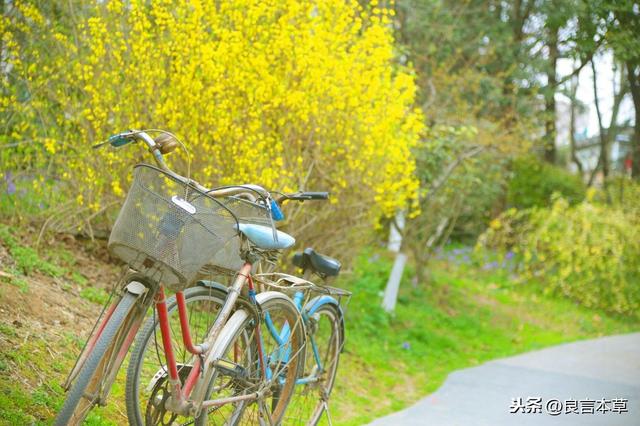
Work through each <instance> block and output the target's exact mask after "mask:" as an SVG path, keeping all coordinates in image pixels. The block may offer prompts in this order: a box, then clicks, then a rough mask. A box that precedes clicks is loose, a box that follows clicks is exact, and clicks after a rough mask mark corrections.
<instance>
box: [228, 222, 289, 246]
mask: <svg viewBox="0 0 640 426" xmlns="http://www.w3.org/2000/svg"><path fill="white" fill-rule="evenodd" d="M237 229H238V231H240V232H241V233H243V234H244V235H245V236H246V237H247V238H248V239H249V241H251V242H252V243H253V244H255V245H256V246H258V247H260V248H261V249H265V250H282V249H286V248H288V247H291V246H292V245H294V244H295V242H296V240H295V239H294V238H293V237H292V236H291V235H289V234H285V233H284V232H282V231H277V233H278V239H277V240H276V239H275V238H273V229H271V228H270V227H268V226H261V225H253V224H250V223H241V224H239V225H238V226H237Z"/></svg>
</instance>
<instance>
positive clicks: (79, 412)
mask: <svg viewBox="0 0 640 426" xmlns="http://www.w3.org/2000/svg"><path fill="white" fill-rule="evenodd" d="M137 299H138V296H136V295H133V294H131V293H129V292H126V291H125V293H124V295H123V296H122V298H121V299H120V301H119V303H118V305H117V306H116V308H115V310H114V311H113V313H112V314H111V317H110V318H109V320H108V321H107V324H106V325H105V327H104V329H103V330H102V333H101V334H100V336H99V337H98V339H97V340H96V342H95V346H94V347H93V349H92V350H91V352H90V353H89V355H88V357H87V359H86V361H85V362H84V365H83V366H82V368H81V369H80V371H79V372H78V375H77V376H76V378H75V382H74V384H73V386H72V387H71V389H70V390H69V393H68V394H67V398H66V400H65V402H64V405H63V406H62V409H61V410H60V412H59V413H58V416H57V417H56V420H55V423H54V424H55V425H56V426H65V425H77V424H80V423H82V421H83V420H84V418H85V417H86V416H87V414H88V413H89V411H90V410H91V408H92V407H93V406H94V405H95V404H96V403H97V402H98V398H99V397H100V393H101V392H102V391H103V389H102V387H103V386H102V385H103V379H105V378H106V377H107V375H108V374H107V373H109V372H110V370H111V368H112V367H113V365H110V364H111V363H110V361H111V360H112V358H113V357H112V355H114V354H117V353H118V351H119V349H120V348H119V345H116V343H117V342H118V337H119V336H120V337H121V336H125V335H127V334H128V330H125V328H129V327H125V323H126V319H127V317H128V316H129V313H130V312H131V310H132V308H133V307H134V305H135V303H136V300H137ZM128 324H129V326H130V325H131V322H129V323H128Z"/></svg>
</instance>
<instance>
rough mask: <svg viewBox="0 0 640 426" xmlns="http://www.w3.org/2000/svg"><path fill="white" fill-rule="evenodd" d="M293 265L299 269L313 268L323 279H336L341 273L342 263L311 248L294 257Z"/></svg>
mask: <svg viewBox="0 0 640 426" xmlns="http://www.w3.org/2000/svg"><path fill="white" fill-rule="evenodd" d="M292 261H293V264H294V265H296V266H297V267H299V268H302V269H303V270H304V269H307V268H311V269H312V270H313V271H314V272H315V273H316V274H318V275H320V276H321V277H322V278H326V277H335V276H337V275H338V273H339V272H340V267H341V266H342V265H340V262H339V261H337V260H336V259H333V258H331V257H329V256H325V255H324V254H320V253H316V251H315V250H314V249H312V248H311V247H309V248H306V249H305V250H304V251H303V252H302V253H296V254H294V255H293V260H292Z"/></svg>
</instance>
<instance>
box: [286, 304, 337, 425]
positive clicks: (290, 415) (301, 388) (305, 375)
mask: <svg viewBox="0 0 640 426" xmlns="http://www.w3.org/2000/svg"><path fill="white" fill-rule="evenodd" d="M341 323H342V312H341V311H340V309H339V308H338V307H337V306H336V305H334V304H330V303H327V304H324V305H322V306H320V307H319V308H317V309H316V310H314V312H313V313H312V314H310V315H308V320H307V322H306V324H307V344H306V355H305V365H304V369H303V372H302V373H301V374H300V376H299V379H298V385H297V386H296V390H295V394H294V395H293V398H292V400H291V402H290V404H289V408H288V409H287V412H286V414H285V418H284V421H283V424H286V425H289V424H292V425H316V424H318V422H319V421H320V419H321V418H322V416H323V414H326V415H327V416H328V413H327V412H326V410H327V406H328V401H329V395H330V394H331V390H332V389H333V384H334V382H335V378H336V373H337V371H338V360H339V357H340V351H341V349H342V343H343V336H342V325H341Z"/></svg>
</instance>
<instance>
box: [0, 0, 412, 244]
mask: <svg viewBox="0 0 640 426" xmlns="http://www.w3.org/2000/svg"><path fill="white" fill-rule="evenodd" d="M70 3H72V2H70ZM12 8H13V10H12V13H8V14H5V16H4V17H3V18H2V22H1V24H0V25H1V26H0V30H1V31H2V40H3V43H4V44H3V46H4V47H5V49H6V51H7V55H6V64H5V65H4V68H5V71H6V72H5V74H4V76H3V77H4V78H3V81H2V86H1V87H2V97H1V98H0V114H1V115H2V116H3V117H5V123H6V124H5V126H6V128H7V131H6V132H5V135H4V136H3V140H2V143H7V144H12V145H15V146H14V147H13V148H11V149H9V150H3V151H2V154H0V155H1V157H0V160H2V163H3V164H2V167H3V169H16V170H29V171H30V173H34V174H36V175H38V176H45V177H46V178H47V179H52V178H53V179H55V180H56V181H58V183H57V184H56V187H57V188H59V190H61V191H67V192H69V194H70V196H69V199H70V201H71V204H72V206H73V208H74V209H75V210H74V211H76V212H78V211H79V212H84V213H83V214H84V215H85V217H91V216H92V215H93V214H94V212H97V211H99V210H100V209H101V208H102V207H104V206H105V205H107V203H108V202H109V201H110V200H112V199H118V198H119V197H122V196H123V195H124V193H125V192H126V189H127V187H128V182H127V179H129V177H128V176H129V175H130V172H129V168H130V166H131V165H132V164H133V163H135V161H139V160H142V159H144V158H145V157H143V154H142V150H140V149H135V148H130V147H128V148H126V149H121V150H117V151H113V150H103V151H94V150H92V149H90V147H91V145H92V144H94V143H97V142H99V141H101V140H104V139H106V138H107V137H108V136H110V135H112V134H114V133H115V132H118V131H122V130H125V129H129V128H162V129H167V130H170V131H172V132H174V133H176V134H177V135H178V136H179V137H180V138H181V139H183V140H184V141H185V142H186V144H187V146H188V148H189V149H190V151H191V154H192V170H193V173H192V174H193V178H195V179H196V180H198V181H200V182H201V183H203V184H205V185H209V186H214V185H223V184H231V183H248V182H251V183H257V184H260V185H263V186H264V187H266V188H268V189H273V190H280V191H284V192H286V191H294V190H298V189H307V190H329V191H331V193H332V199H333V204H332V205H331V206H330V208H328V206H324V208H321V207H316V208H315V209H314V210H313V211H314V213H315V214H316V216H317V217H316V218H315V219H313V220H315V221H316V222H317V223H320V224H322V223H326V224H329V223H331V224H332V226H344V225H347V224H348V226H354V225H357V224H363V225H367V226H370V225H371V224H374V223H375V222H376V221H377V220H378V219H379V217H381V216H383V215H391V214H393V213H394V212H395V211H396V210H397V209H399V208H403V207H404V206H406V205H407V204H408V203H410V202H411V201H412V200H415V196H416V192H417V185H418V184H417V181H416V179H415V178H414V168H415V164H414V159H413V157H412V155H411V152H410V149H411V148H412V147H413V146H414V145H415V144H416V143H417V141H418V139H419V137H420V134H421V132H422V131H423V124H422V123H423V118H422V115H421V113H420V112H419V111H418V110H417V109H416V108H415V107H414V104H413V102H414V96H415V92H416V86H415V84H414V78H413V75H412V71H411V69H410V68H407V67H404V66H401V65H399V64H398V63H396V62H395V61H394V48H393V42H394V40H393V31H392V26H391V19H392V18H391V15H392V14H393V11H392V10H390V9H387V8H384V7H380V6H377V5H376V2H370V4H369V5H368V6H366V7H363V6H361V4H360V3H359V2H357V1H346V2H345V1H344V0H327V1H321V2H307V1H303V0H265V1H260V2H255V1H248V0H234V1H222V2H213V1H197V0H192V1H188V2H184V1H168V0H156V1H153V2H148V1H142V0H132V1H131V2H126V3H125V2H119V1H106V2H99V3H98V4H95V5H89V4H82V5H80V4H77V5H75V4H74V5H69V4H68V2H61V1H60V2H52V3H51V2H50V3H48V4H47V5H41V2H25V1H15V2H13V6H12ZM173 157H175V158H173ZM147 161H150V159H149V157H147ZM171 161H172V164H173V166H174V167H176V169H178V171H181V172H186V167H185V161H184V156H182V157H180V154H173V155H172V158H171ZM35 186H36V188H34V190H37V187H38V185H35ZM293 216H294V219H296V218H299V217H302V216H301V215H297V214H296V212H294V215H293ZM343 219H344V220H343ZM296 220H297V222H295V221H294V222H295V223H296V224H297V226H302V225H301V223H302V221H304V220H303V219H296ZM341 224H342V225H341ZM314 229H316V227H314ZM307 232H308V234H309V235H311V234H312V232H311V231H310V230H309V229H307ZM325 234H326V232H324V231H323V232H322V233H318V236H320V235H325Z"/></svg>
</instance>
